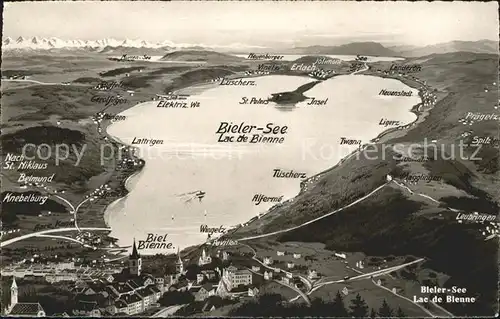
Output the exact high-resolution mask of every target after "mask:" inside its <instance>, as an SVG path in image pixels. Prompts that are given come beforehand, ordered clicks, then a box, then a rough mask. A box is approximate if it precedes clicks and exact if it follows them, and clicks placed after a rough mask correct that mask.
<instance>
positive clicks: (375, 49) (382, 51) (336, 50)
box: [292, 42, 397, 56]
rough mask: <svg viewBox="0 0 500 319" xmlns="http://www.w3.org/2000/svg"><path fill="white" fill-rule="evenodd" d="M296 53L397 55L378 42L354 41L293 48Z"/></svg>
mask: <svg viewBox="0 0 500 319" xmlns="http://www.w3.org/2000/svg"><path fill="white" fill-rule="evenodd" d="M292 53H294V54H326V55H328V54H338V55H357V54H360V55H370V56H395V55H397V53H396V52H394V51H392V50H390V49H388V48H386V47H384V46H383V45H382V44H380V43H378V42H354V43H349V44H343V45H338V46H322V45H315V46H308V47H297V48H294V49H292Z"/></svg>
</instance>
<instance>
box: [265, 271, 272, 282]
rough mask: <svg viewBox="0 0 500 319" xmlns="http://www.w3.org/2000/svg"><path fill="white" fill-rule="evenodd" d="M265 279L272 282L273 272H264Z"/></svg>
mask: <svg viewBox="0 0 500 319" xmlns="http://www.w3.org/2000/svg"><path fill="white" fill-rule="evenodd" d="M264 279H265V280H272V279H273V272H272V271H269V272H267V271H264Z"/></svg>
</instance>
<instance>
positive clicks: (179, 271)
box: [175, 248, 184, 276]
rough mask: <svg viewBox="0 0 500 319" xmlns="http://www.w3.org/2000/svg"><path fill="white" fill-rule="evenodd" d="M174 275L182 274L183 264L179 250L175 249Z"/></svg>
mask: <svg viewBox="0 0 500 319" xmlns="http://www.w3.org/2000/svg"><path fill="white" fill-rule="evenodd" d="M175 273H176V274H177V275H178V276H180V275H182V274H184V263H183V262H182V259H181V253H180V251H179V248H177V261H176V262H175Z"/></svg>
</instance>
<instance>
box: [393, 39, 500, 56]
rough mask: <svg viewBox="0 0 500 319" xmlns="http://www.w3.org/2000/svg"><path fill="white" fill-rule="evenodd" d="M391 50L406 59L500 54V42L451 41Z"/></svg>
mask: <svg viewBox="0 0 500 319" xmlns="http://www.w3.org/2000/svg"><path fill="white" fill-rule="evenodd" d="M391 49H392V50H393V51H395V52H397V53H398V54H399V55H401V56H404V57H421V56H426V55H431V54H443V53H453V52H472V53H489V54H498V41H492V40H478V41H451V42H446V43H438V44H434V45H428V46H425V47H412V46H406V47H405V46H399V47H391Z"/></svg>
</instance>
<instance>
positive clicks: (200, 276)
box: [196, 273, 205, 284]
mask: <svg viewBox="0 0 500 319" xmlns="http://www.w3.org/2000/svg"><path fill="white" fill-rule="evenodd" d="M203 280H205V275H203V274H201V273H200V274H197V275H196V283H197V284H201V283H202V282H203Z"/></svg>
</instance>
